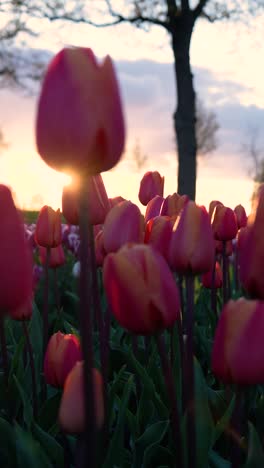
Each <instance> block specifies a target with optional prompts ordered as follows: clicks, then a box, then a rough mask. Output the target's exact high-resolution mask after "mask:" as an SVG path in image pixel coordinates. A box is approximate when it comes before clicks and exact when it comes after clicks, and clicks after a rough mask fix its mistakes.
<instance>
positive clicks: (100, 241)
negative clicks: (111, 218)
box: [94, 230, 106, 266]
mask: <svg viewBox="0 0 264 468" xmlns="http://www.w3.org/2000/svg"><path fill="white" fill-rule="evenodd" d="M103 236H104V233H103V231H102V230H101V231H99V232H98V234H97V236H96V238H95V239H94V249H95V259H96V265H97V266H102V265H103V263H104V258H105V256H106V251H105V249H104V237H103Z"/></svg>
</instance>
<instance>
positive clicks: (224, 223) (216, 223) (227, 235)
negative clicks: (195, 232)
mask: <svg viewBox="0 0 264 468" xmlns="http://www.w3.org/2000/svg"><path fill="white" fill-rule="evenodd" d="M212 229H213V233H214V237H215V239H216V240H220V241H228V240H232V239H235V237H236V235H237V221H236V215H235V213H234V211H233V210H231V208H228V207H226V206H223V205H219V204H218V205H217V206H216V207H215V210H214V213H213V215H212Z"/></svg>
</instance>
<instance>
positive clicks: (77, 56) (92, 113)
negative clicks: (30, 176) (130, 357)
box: [36, 47, 125, 175]
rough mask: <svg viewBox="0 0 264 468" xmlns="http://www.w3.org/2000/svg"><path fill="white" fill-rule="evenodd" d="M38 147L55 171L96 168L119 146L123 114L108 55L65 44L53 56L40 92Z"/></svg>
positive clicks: (109, 162)
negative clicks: (99, 58)
mask: <svg viewBox="0 0 264 468" xmlns="http://www.w3.org/2000/svg"><path fill="white" fill-rule="evenodd" d="M36 140H37V149H38V152H39V154H40V155H41V157H42V158H43V160H44V161H45V162H46V163H47V164H48V165H49V166H50V167H52V168H53V169H55V170H57V171H66V172H70V173H72V172H73V173H75V174H76V173H77V174H82V175H84V174H98V173H100V172H103V171H107V170H109V169H111V168H112V167H113V166H115V165H116V164H117V163H118V161H119V159H120V157H121V154H122V152H123V149H124V141H125V129H124V118H123V112H122V105H121V99H120V94H119V89H118V83H117V79H116V74H115V70H114V67H113V64H112V61H111V59H110V57H109V56H107V57H106V58H105V59H104V60H103V61H102V62H101V63H98V62H97V60H96V58H95V56H94V53H93V51H92V50H91V49H88V48H85V47H68V48H64V49H62V50H61V51H60V52H59V53H58V54H57V55H55V57H54V58H53V59H52V60H51V62H50V64H49V66H48V69H47V72H46V75H45V77H44V81H43V84H42V89H41V94H40V97H39V102H38V108H37V121H36Z"/></svg>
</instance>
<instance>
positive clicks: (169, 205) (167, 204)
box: [160, 193, 189, 217]
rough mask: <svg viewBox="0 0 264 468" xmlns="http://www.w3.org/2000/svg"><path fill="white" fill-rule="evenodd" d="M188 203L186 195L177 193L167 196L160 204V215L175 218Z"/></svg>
mask: <svg viewBox="0 0 264 468" xmlns="http://www.w3.org/2000/svg"><path fill="white" fill-rule="evenodd" d="M188 201H189V197H188V195H179V194H178V193H173V194H172V195H168V196H167V197H166V198H165V200H164V202H163V204H162V207H161V209H160V215H163V216H174V217H177V216H178V214H179V213H180V211H181V210H182V209H183V207H184V206H185V205H186V204H187V203H188Z"/></svg>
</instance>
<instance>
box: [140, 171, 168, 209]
mask: <svg viewBox="0 0 264 468" xmlns="http://www.w3.org/2000/svg"><path fill="white" fill-rule="evenodd" d="M163 190H164V177H161V175H160V173H159V172H157V171H154V172H151V171H149V172H146V174H144V176H143V178H142V180H141V182H140V188H139V193H138V198H139V201H140V203H142V205H145V206H146V205H147V204H148V202H149V201H150V200H152V198H154V197H155V196H156V195H159V196H160V197H163Z"/></svg>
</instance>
